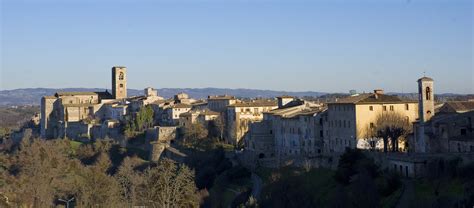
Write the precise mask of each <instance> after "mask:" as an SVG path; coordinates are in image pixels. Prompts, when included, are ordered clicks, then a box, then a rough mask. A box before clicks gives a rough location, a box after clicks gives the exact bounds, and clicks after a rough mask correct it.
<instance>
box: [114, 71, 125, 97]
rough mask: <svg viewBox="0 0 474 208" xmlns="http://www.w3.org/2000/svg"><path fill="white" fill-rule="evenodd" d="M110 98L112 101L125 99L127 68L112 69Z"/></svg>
mask: <svg viewBox="0 0 474 208" xmlns="http://www.w3.org/2000/svg"><path fill="white" fill-rule="evenodd" d="M112 96H113V97H114V99H124V98H127V67H124V66H114V67H112Z"/></svg>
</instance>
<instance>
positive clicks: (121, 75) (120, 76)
mask: <svg viewBox="0 0 474 208" xmlns="http://www.w3.org/2000/svg"><path fill="white" fill-rule="evenodd" d="M123 78H124V74H123V72H120V73H119V80H123Z"/></svg>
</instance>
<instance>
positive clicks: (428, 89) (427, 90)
mask: <svg viewBox="0 0 474 208" xmlns="http://www.w3.org/2000/svg"><path fill="white" fill-rule="evenodd" d="M426 100H431V89H430V87H426Z"/></svg>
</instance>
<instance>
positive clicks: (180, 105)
mask: <svg viewBox="0 0 474 208" xmlns="http://www.w3.org/2000/svg"><path fill="white" fill-rule="evenodd" d="M191 107H192V106H191V105H188V104H184V103H178V104H175V105H173V106H172V108H191Z"/></svg>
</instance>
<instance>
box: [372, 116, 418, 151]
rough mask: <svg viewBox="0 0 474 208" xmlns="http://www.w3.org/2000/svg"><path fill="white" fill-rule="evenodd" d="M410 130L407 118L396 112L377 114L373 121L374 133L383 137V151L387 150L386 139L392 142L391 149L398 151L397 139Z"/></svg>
mask: <svg viewBox="0 0 474 208" xmlns="http://www.w3.org/2000/svg"><path fill="white" fill-rule="evenodd" d="M410 131H411V126H410V123H409V121H408V119H405V118H404V117H403V116H402V115H401V114H398V113H382V114H379V115H378V116H377V118H376V122H375V135H376V136H377V137H380V138H382V139H383V142H384V144H383V145H384V152H387V151H388V139H390V141H391V143H392V151H393V152H396V151H398V139H399V138H400V137H402V136H406V135H407V134H408V133H409V132H410Z"/></svg>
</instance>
